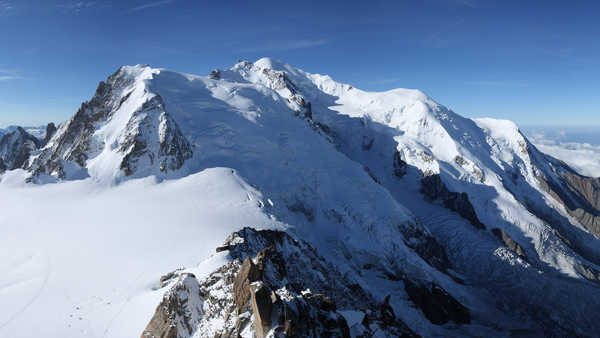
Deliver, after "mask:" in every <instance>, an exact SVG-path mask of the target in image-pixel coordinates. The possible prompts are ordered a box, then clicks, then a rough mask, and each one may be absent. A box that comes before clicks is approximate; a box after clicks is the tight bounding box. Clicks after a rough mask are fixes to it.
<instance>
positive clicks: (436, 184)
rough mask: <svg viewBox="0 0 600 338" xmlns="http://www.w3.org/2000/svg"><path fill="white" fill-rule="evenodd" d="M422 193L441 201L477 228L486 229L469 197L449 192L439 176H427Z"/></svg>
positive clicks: (422, 185) (422, 183)
mask: <svg viewBox="0 0 600 338" xmlns="http://www.w3.org/2000/svg"><path fill="white" fill-rule="evenodd" d="M421 192H422V193H423V194H425V196H427V197H429V198H430V199H432V200H436V199H439V200H441V201H442V202H443V203H444V207H446V208H447V209H450V210H452V211H455V212H457V213H458V214H459V215H461V216H462V217H463V218H465V219H467V220H468V221H469V222H470V223H471V224H472V225H473V226H474V227H475V228H477V229H485V225H484V224H483V223H481V221H480V220H479V217H477V213H476V212H475V209H474V208H473V205H472V204H471V202H470V201H469V195H467V194H466V193H464V192H462V193H458V192H454V191H449V190H448V188H446V185H445V184H444V182H442V179H441V177H440V175H439V174H432V175H425V177H423V179H422V180H421Z"/></svg>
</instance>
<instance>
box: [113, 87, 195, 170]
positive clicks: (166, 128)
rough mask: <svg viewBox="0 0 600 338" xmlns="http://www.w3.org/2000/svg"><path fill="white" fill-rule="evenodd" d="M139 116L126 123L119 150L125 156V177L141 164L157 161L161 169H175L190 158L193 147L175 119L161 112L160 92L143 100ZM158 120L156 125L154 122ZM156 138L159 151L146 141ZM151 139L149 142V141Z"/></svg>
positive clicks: (122, 163) (123, 166) (122, 166)
mask: <svg viewBox="0 0 600 338" xmlns="http://www.w3.org/2000/svg"><path fill="white" fill-rule="evenodd" d="M137 114H138V115H139V118H137V119H132V120H130V122H129V123H128V126H127V130H128V131H129V132H128V133H126V134H125V135H124V140H123V142H122V143H121V147H120V151H121V152H122V153H124V154H126V155H125V157H124V158H123V160H122V162H121V166H120V168H121V169H122V170H123V171H124V172H125V175H126V176H129V175H132V174H134V173H135V172H136V171H138V169H139V168H140V164H141V165H142V166H143V165H147V164H148V162H149V164H150V166H153V165H154V164H155V163H154V162H155V161H156V162H158V166H159V170H160V171H162V172H168V171H174V170H177V169H179V168H181V167H182V166H183V163H184V162H185V160H187V159H189V158H191V157H192V147H191V145H190V144H189V142H188V141H187V140H186V138H185V137H184V136H183V134H182V133H181V131H180V129H179V126H178V125H177V122H175V120H173V118H171V117H170V116H169V115H168V114H167V113H166V112H165V111H164V102H163V100H162V98H161V97H160V95H156V96H154V97H153V98H152V99H150V100H149V101H147V102H146V103H144V105H143V106H142V108H141V109H140V110H139V111H138V112H137ZM156 120H158V128H153V124H155V123H156ZM156 139H158V143H159V145H158V151H156V150H155V149H153V147H152V145H151V144H149V143H150V142H152V141H155V140H156ZM149 141H150V142H149Z"/></svg>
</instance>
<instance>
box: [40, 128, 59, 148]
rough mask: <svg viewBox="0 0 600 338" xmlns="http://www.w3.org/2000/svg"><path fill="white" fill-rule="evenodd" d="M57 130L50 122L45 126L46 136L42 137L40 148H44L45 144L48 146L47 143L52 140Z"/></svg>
mask: <svg viewBox="0 0 600 338" xmlns="http://www.w3.org/2000/svg"><path fill="white" fill-rule="evenodd" d="M57 130H58V129H56V125H54V123H52V122H50V123H48V125H47V126H46V135H45V136H44V139H43V140H42V147H43V146H45V145H46V144H48V142H50V139H52V137H53V136H54V134H56V131H57Z"/></svg>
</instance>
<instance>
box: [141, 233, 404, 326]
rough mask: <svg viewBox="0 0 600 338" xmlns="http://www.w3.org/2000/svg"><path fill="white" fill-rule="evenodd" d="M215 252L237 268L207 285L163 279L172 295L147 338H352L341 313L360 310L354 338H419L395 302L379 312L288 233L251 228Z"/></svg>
mask: <svg viewBox="0 0 600 338" xmlns="http://www.w3.org/2000/svg"><path fill="white" fill-rule="evenodd" d="M260 248H262V249H260ZM217 251H219V252H221V251H228V253H229V257H230V258H231V259H232V261H231V262H229V263H227V264H226V265H224V266H222V267H220V268H218V269H217V270H216V271H215V272H213V273H212V274H210V275H209V276H208V277H207V278H206V279H204V280H202V281H198V280H197V279H195V278H191V277H190V275H189V274H186V273H185V272H182V271H176V272H174V273H170V274H168V275H166V276H165V277H164V278H162V279H161V284H162V285H167V286H168V287H169V289H168V291H167V292H166V294H165V296H164V298H163V301H162V302H161V304H160V305H159V306H158V307H157V309H156V313H155V315H154V317H153V318H152V320H151V321H150V323H149V324H148V326H147V328H146V330H145V331H144V333H143V334H142V337H151V336H153V335H154V336H156V337H190V336H191V335H194V336H201V337H205V336H219V337H267V336H268V337H307V336H311V337H350V335H351V333H350V332H351V328H349V327H348V323H347V322H346V320H345V318H344V317H343V316H342V315H341V314H340V313H339V312H338V308H339V307H340V306H353V307H356V306H357V304H361V307H362V308H364V319H363V321H362V323H359V324H357V325H355V326H353V327H352V332H353V334H352V336H365V337H367V336H372V335H373V334H375V332H378V333H377V334H378V335H382V336H384V337H400V336H406V337H414V336H416V335H415V334H414V333H413V332H412V331H411V330H410V329H408V327H407V326H406V325H405V324H404V323H403V322H402V320H401V319H400V318H397V317H396V315H395V314H394V310H393V309H392V307H391V306H390V305H389V297H388V299H386V301H385V302H384V303H383V304H378V303H377V302H376V301H374V300H373V298H372V297H371V296H370V295H369V294H368V293H367V292H366V291H365V290H363V289H362V288H361V287H360V286H359V285H358V284H355V283H353V282H352V281H351V280H347V279H346V278H345V277H343V276H342V275H341V274H339V273H338V272H337V271H336V269H335V267H333V266H332V265H331V264H329V263H328V262H327V261H326V260H325V259H324V258H323V257H321V256H319V255H318V254H317V252H316V250H315V249H314V248H312V247H311V246H310V245H308V244H307V243H305V242H302V241H297V240H295V239H293V238H292V237H291V236H290V235H288V234H286V233H284V232H279V231H270V230H264V231H256V230H254V229H250V228H245V229H243V230H241V231H239V232H236V233H234V234H232V235H231V236H230V237H229V238H228V239H227V241H226V242H225V244H224V245H223V246H222V247H220V248H218V250H217ZM309 267H310V268H309Z"/></svg>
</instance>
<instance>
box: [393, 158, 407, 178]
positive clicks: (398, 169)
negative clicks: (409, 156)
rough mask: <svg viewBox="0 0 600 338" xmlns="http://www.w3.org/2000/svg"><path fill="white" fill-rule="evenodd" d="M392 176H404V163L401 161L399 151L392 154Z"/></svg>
mask: <svg viewBox="0 0 600 338" xmlns="http://www.w3.org/2000/svg"><path fill="white" fill-rule="evenodd" d="M394 175H396V176H397V177H399V178H402V177H403V176H404V175H406V162H405V161H404V160H403V159H402V155H401V154H400V152H399V151H396V152H395V153H394Z"/></svg>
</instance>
